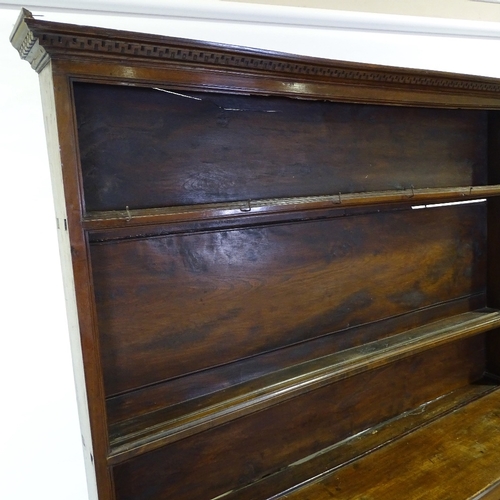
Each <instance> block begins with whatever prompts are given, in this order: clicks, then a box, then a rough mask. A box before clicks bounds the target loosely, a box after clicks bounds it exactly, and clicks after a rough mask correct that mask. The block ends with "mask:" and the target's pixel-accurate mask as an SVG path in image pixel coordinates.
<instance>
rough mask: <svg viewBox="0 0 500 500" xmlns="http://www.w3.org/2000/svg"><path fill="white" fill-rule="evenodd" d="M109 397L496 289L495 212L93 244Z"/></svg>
mask: <svg viewBox="0 0 500 500" xmlns="http://www.w3.org/2000/svg"><path fill="white" fill-rule="evenodd" d="M91 253H92V266H93V274H94V288H95V293H96V301H97V312H98V323H99V331H100V339H101V355H102V363H103V372H104V381H105V387H106V392H107V394H108V395H113V394H116V393H120V392H124V391H127V390H131V389H136V388H138V387H141V386H145V385H148V384H153V383H156V382H159V381H162V380H165V379H168V378H173V377H178V376H180V375H184V374H187V373H191V372H194V371H197V370H202V369H206V368H209V367H213V366H217V365H222V364H225V363H229V362H232V361H235V360H238V359H241V358H245V357H249V356H254V355H257V354H261V353H264V352H267V351H271V350H274V349H279V348H282V347H285V346H287V345H291V344H294V343H298V342H303V341H305V340H309V339H312V338H315V337H320V336H323V335H327V334H329V333H331V332H334V331H338V330H342V329H345V328H348V327H351V326H356V325H362V324H365V323H369V322H372V321H376V320H380V319H382V318H388V317H392V316H395V315H399V314H404V313H407V312H409V311H413V310H417V309H420V308H424V307H428V306H431V305H433V304H436V303H440V302H443V301H447V300H450V299H454V298H459V297H464V296H469V295H474V294H478V293H481V292H482V291H484V289H485V265H486V263H485V207H484V204H475V205H462V206H455V207H446V208H440V209H428V210H410V211H399V212H386V213H378V214H370V215H363V216H358V217H350V218H342V219H333V220H318V221H310V222H305V223H294V224H284V225H272V226H268V227H259V228H245V229H240V230H238V229H234V230H230V231H218V232H204V233H199V234H197V233H194V234H183V235H172V236H165V237H158V238H150V239H138V240H133V241H121V242H112V243H103V244H93V245H92V247H91Z"/></svg>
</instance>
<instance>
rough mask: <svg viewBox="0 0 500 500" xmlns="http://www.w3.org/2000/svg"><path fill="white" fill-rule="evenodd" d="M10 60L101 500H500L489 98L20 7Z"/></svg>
mask: <svg viewBox="0 0 500 500" xmlns="http://www.w3.org/2000/svg"><path fill="white" fill-rule="evenodd" d="M11 41H12V43H13V45H14V46H15V47H16V49H17V50H18V51H19V53H20V55H21V57H23V58H24V59H26V60H27V61H29V62H30V63H31V64H32V66H33V68H34V69H35V70H36V71H37V72H39V73H40V82H41V87H42V98H43V105H44V113H45V119H46V127H47V137H48V146H49V156H50V162H51V171H52V178H53V185H54V193H55V201H56V212H57V218H58V220H59V222H60V223H59V237H60V243H61V249H62V261H63V267H64V269H65V275H66V289H67V298H68V312H69V317H70V326H71V338H72V350H73V354H74V364H75V373H76V378H77V384H78V387H79V393H80V396H81V397H80V406H81V407H80V413H81V420H82V435H83V439H84V446H85V456H86V461H87V466H88V477H89V485H90V493H91V497H92V500H95V499H97V498H99V499H100V500H138V499H141V500H148V499H149V500H162V499H171V498H178V499H186V500H209V499H215V498H218V499H220V498H227V499H228V500H236V499H237V500H250V499H251V500H260V499H262V500H264V499H271V498H278V497H280V498H304V499H311V500H312V499H314V500H320V499H321V498H326V497H327V496H328V495H330V496H331V495H334V496H335V497H336V498H340V499H344V500H348V499H352V498H361V497H363V496H367V495H368V496H369V495H372V496H370V498H377V499H378V498H381V499H382V498H383V499H395V500H399V499H400V498H409V499H417V498H440V499H441V498H447V497H446V496H444V494H443V492H446V494H447V495H448V497H449V498H453V499H454V500H456V499H457V498H464V499H465V498H467V499H472V498H475V499H479V498H484V499H490V498H491V499H493V498H496V497H495V494H496V493H497V492H498V484H500V482H499V481H500V472H498V470H497V471H495V468H494V466H493V464H497V463H498V461H499V460H500V451H498V450H500V447H499V446H497V444H498V443H497V440H498V436H497V435H496V434H495V432H494V429H495V426H497V420H498V419H497V416H498V415H497V413H498V410H497V407H496V405H497V403H498V391H497V390H496V388H497V386H498V384H499V382H500V354H499V352H500V340H499V338H500V336H499V332H500V288H499V282H500V264H499V259H498V251H499V247H500V236H499V234H500V231H499V219H500V204H499V198H498V196H499V195H500V173H499V172H500V170H499V161H500V118H499V115H498V113H499V110H500V82H499V81H498V80H495V79H488V78H480V77H472V76H463V75H451V74H443V73H431V72H426V71H415V70H409V69H401V68H387V67H378V66H370V65H363V64H354V63H348V62H339V61H325V60H319V59H312V58H305V57H298V56H292V55H287V54H278V53H272V52H266V51H261V50H254V49H246V48H239V47H229V46H224V45H220V44H211V43H206V42H197V41H190V40H182V39H175V38H169V37H160V36H153V35H144V34H137V33H127V32H121V31H112V30H104V29H99V28H90V27H80V26H72V25H66V24H57V23H50V22H45V21H39V20H35V19H34V18H33V17H32V16H31V15H30V13H29V12H28V11H25V10H23V11H22V13H21V16H20V18H19V21H18V23H17V25H16V27H15V29H14V31H13V34H12V38H11ZM443 202H454V203H456V202H467V203H466V204H458V205H456V204H453V205H451V206H439V204H441V203H443ZM436 205H438V206H436ZM475 421H477V422H481V425H480V426H478V427H475V426H474V422H475ZM462 429H463V431H462ZM436 436H438V437H439V439H438V437H436ZM434 439H438V442H439V447H440V448H439V450H440V451H439V453H440V455H439V457H438V458H439V460H435V458H436V453H435V452H434V451H435V450H433V449H431V448H432V446H430V445H428V444H427V443H431V442H433V440H434ZM471 440H475V443H476V444H473V445H471V443H472V441H471ZM481 451H485V453H486V452H487V454H488V459H487V461H486V462H485V465H484V467H483V469H482V471H481V473H478V474H477V475H475V477H474V481H467V474H468V473H470V474H476V472H474V471H476V469H475V468H471V467H469V465H468V464H466V462H467V460H469V461H474V460H478V459H479V458H478V457H480V455H478V453H481ZM481 455H482V454H481ZM351 462H352V464H351ZM405 464H410V465H408V466H407V467H406V468H405ZM464 464H466V465H464ZM393 465H394V466H393ZM388 467H389V468H391V471H390V472H388V470H387V468H388ZM458 468H463V470H464V471H467V474H465V473H460V474H456V473H455V472H456V470H458ZM358 469H359V470H363V471H364V472H363V481H358V478H357V476H356V475H357V474H358V472H357V471H358ZM412 477H416V478H419V479H418V487H417V486H415V488H414V489H413V490H410V491H409V490H408V488H405V486H404V485H405V484H407V483H406V482H405V481H407V480H408V481H409V480H410V479H409V478H412ZM339 478H340V479H339ZM381 478H387V481H386V483H387V484H384V482H381V480H380V479H381ZM300 485H302V487H299V486H300ZM403 490H404V491H403ZM325 495H327V496H325ZM377 495H378V496H377ZM433 495H434V496H433ZM436 495H437V496H436ZM460 495H462V496H460ZM330 496H328V498H330Z"/></svg>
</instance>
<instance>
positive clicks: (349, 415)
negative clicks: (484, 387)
mask: <svg viewBox="0 0 500 500" xmlns="http://www.w3.org/2000/svg"><path fill="white" fill-rule="evenodd" d="M484 362H485V361H484V338H483V336H482V335H480V336H476V337H471V338H467V339H464V340H461V341H458V342H455V343H452V344H447V345H444V346H441V347H438V348H436V349H433V350H430V351H426V352H424V353H420V354H418V355H416V356H412V357H409V358H405V359H402V360H399V361H397V362H395V363H393V364H391V365H388V366H385V367H383V368H378V369H375V370H372V371H370V372H364V373H362V374H360V375H357V376H354V377H351V378H349V379H346V380H342V381H340V382H337V383H334V384H331V385H329V386H326V387H323V388H321V389H318V390H315V391H312V392H309V393H306V394H304V395H302V396H300V397H296V398H294V399H292V400H289V401H287V402H284V403H282V404H280V405H277V406H274V407H271V408H268V409H267V410H265V411H261V412H258V413H255V414H252V415H249V416H246V417H242V418H240V419H237V420H234V421H232V422H230V423H228V424H226V425H222V426H219V427H215V428H213V429H211V430H208V431H205V432H203V433H200V434H197V435H195V436H193V437H191V438H186V439H183V440H181V441H177V442H175V443H173V444H171V445H168V446H165V447H164V448H162V449H159V450H157V451H154V452H150V453H146V454H145V455H142V456H140V457H136V458H134V459H131V460H129V461H128V462H124V463H122V464H120V465H117V466H115V467H114V468H113V476H114V482H115V485H116V491H117V500H135V499H137V498H141V500H153V499H154V500H166V499H171V498H176V499H180V500H181V499H186V500H188V499H189V500H191V499H193V498H197V499H211V498H214V497H217V495H221V494H223V493H225V492H227V491H231V490H233V489H235V488H237V487H242V486H244V485H245V484H249V483H251V482H253V481H255V480H258V479H260V478H262V477H265V476H266V475H268V474H271V473H274V472H276V471H278V470H280V469H281V468H283V467H285V466H287V465H289V464H291V463H293V462H295V461H296V460H299V459H302V458H304V457H306V456H309V455H311V454H313V453H316V452H319V451H320V450H322V449H324V448H326V447H328V446H330V445H332V444H333V443H335V442H338V441H340V440H342V439H345V438H346V437H348V436H352V435H354V434H356V433H357V432H360V431H361V430H363V429H366V428H369V427H371V426H373V425H375V424H377V423H379V422H381V421H384V420H386V419H389V418H392V417H394V416H396V415H399V414H400V413H402V412H404V411H407V410H409V409H411V408H415V407H416V406H418V405H420V404H422V403H424V402H427V401H430V400H432V399H434V398H436V397H438V396H441V395H443V394H445V393H447V392H451V391H452V390H454V389H457V388H459V387H462V386H465V385H467V384H468V383H470V382H472V381H474V380H476V379H478V378H480V377H481V374H482V371H483V369H484ZM431 381H432V383H430V382H431Z"/></svg>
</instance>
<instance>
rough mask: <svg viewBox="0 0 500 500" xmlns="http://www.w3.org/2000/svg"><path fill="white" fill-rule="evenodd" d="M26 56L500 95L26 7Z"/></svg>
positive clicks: (406, 73)
mask: <svg viewBox="0 0 500 500" xmlns="http://www.w3.org/2000/svg"><path fill="white" fill-rule="evenodd" d="M10 39H11V43H12V45H13V46H14V47H15V48H16V49H17V50H18V52H19V54H20V56H21V58H22V59H25V60H27V61H28V62H30V63H31V65H32V67H33V68H34V69H35V70H36V71H41V69H42V68H43V67H44V66H45V64H46V63H47V62H48V60H49V59H50V58H51V57H52V58H56V57H64V54H66V57H67V55H68V54H69V55H71V56H79V55H80V56H81V57H85V58H86V59H89V58H90V59H92V58H95V59H101V58H102V56H103V55H105V56H106V58H108V59H116V60H119V61H122V60H123V57H124V56H126V57H128V58H131V59H136V60H137V61H139V60H140V61H143V62H146V63H147V62H150V63H152V64H153V63H154V64H158V63H165V64H175V65H186V66H197V67H204V68H213V69H217V68H219V69H220V68H223V69H224V70H225V71H235V72H240V73H242V72H243V73H253V74H255V73H260V74H262V73H264V74H266V73H268V74H274V75H276V74H279V75H283V76H285V77H286V78H290V77H292V78H297V79H299V80H315V81H318V82H321V83H328V82H335V83H345V84H350V83H353V84H357V85H362V84H366V85H375V86H383V87H391V88H398V87H407V86H411V87H412V88H413V89H418V90H419V91H435V90H439V91H440V92H446V93H452V94H453V93H456V94H461V93H464V92H467V93H476V94H489V95H490V96H494V97H495V98H496V97H498V96H500V80H498V79H495V78H490V77H480V76H472V75H461V74H454V73H444V72H437V71H430V70H417V69H409V68H401V67H391V66H381V65H374V64H366V63H355V62H347V61H338V60H328V59H320V58H313V57H306V56H298V55H293V54H288V53H283V52H274V51H266V50H262V49H253V48H247V47H240V46H234V45H227V44H222V43H215V42H206V41H197V40H189V39H184V38H174V37H168V36H163V35H152V34H144V33H135V32H130V31H120V30H111V29H110V30H107V29H103V28H95V27H89V26H79V25H73V24H65V23H55V22H50V21H40V20H37V19H35V18H34V17H33V16H32V14H31V12H29V11H28V10H26V9H22V10H21V13H20V15H19V18H18V20H17V23H16V25H15V27H14V30H13V32H12V35H11V37H10Z"/></svg>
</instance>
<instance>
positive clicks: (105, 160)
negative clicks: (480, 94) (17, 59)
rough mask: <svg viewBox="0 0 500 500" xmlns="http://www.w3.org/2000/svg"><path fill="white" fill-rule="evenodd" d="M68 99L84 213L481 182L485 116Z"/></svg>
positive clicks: (176, 98) (137, 96) (281, 101)
mask: <svg viewBox="0 0 500 500" xmlns="http://www.w3.org/2000/svg"><path fill="white" fill-rule="evenodd" d="M74 91H75V99H76V108H77V118H78V129H79V142H80V144H79V146H80V152H81V164H82V175H83V182H84V190H85V201H86V208H87V210H116V209H120V210H123V209H125V207H126V206H128V207H129V208H131V209H133V208H146V207H147V208H151V207H161V206H173V205H186V204H197V203H212V202H224V201H237V200H249V199H254V200H255V199H262V198H275V197H289V196H312V195H324V194H333V193H338V192H339V191H340V192H343V193H346V192H361V191H370V190H372V191H373V190H383V189H404V188H407V189H409V188H410V187H411V186H414V187H415V188H419V187H449V186H460V185H464V186H469V185H471V184H483V183H485V182H486V178H485V175H484V171H485V168H484V167H485V165H486V141H485V137H486V134H485V132H486V124H487V120H486V113H485V112H482V111H466V112H465V111H463V110H443V109H419V108H414V109H412V108H390V107H386V106H368V105H362V106H361V105H355V104H341V103H331V102H307V101H300V100H292V99H287V98H277V97H258V96H251V97H250V96H236V95H233V96H231V95H221V94H210V93H205V94H203V93H197V94H195V93H184V92H181V95H177V94H171V93H166V92H161V91H159V90H154V89H146V88H143V89H141V88H124V87H116V86H106V85H91V84H83V83H77V84H75V86H74ZM186 96H187V97H186ZM424 144H425V147H423V145H424ZM481 172H483V173H481Z"/></svg>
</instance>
